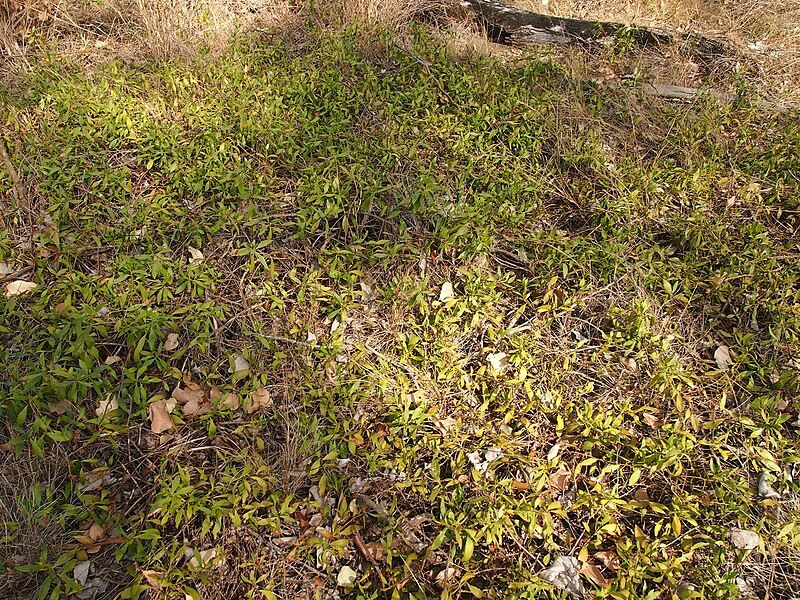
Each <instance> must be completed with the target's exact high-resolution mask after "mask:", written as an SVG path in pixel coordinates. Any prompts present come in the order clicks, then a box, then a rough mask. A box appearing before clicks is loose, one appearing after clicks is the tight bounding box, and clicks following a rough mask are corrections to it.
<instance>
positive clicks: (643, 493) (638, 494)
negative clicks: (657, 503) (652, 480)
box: [633, 488, 650, 504]
mask: <svg viewBox="0 0 800 600" xmlns="http://www.w3.org/2000/svg"><path fill="white" fill-rule="evenodd" d="M633 499H634V500H636V501H637V502H641V503H642V504H650V495H649V494H648V493H647V490H646V489H645V488H639V489H637V490H636V491H635V492H633Z"/></svg>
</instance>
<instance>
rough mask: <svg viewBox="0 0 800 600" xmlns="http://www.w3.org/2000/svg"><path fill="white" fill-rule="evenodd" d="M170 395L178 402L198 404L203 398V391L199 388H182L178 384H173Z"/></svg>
mask: <svg viewBox="0 0 800 600" xmlns="http://www.w3.org/2000/svg"><path fill="white" fill-rule="evenodd" d="M172 397H173V398H174V399H175V401H176V402H177V403H178V404H181V405H183V404H188V403H189V402H196V403H197V404H200V403H201V402H202V401H203V398H205V392H203V390H201V389H189V388H182V387H181V386H180V384H178V385H176V386H175V389H174V390H172Z"/></svg>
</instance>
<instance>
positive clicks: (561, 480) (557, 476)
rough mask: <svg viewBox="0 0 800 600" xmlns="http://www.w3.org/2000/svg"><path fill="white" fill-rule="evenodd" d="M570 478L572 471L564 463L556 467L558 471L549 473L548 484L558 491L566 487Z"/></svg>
mask: <svg viewBox="0 0 800 600" xmlns="http://www.w3.org/2000/svg"><path fill="white" fill-rule="evenodd" d="M570 479H572V473H570V471H569V469H567V468H566V467H565V466H564V465H561V466H559V467H558V471H556V472H555V473H553V474H552V475H550V485H551V486H553V488H555V489H556V490H558V491H559V492H563V491H564V490H565V489H567V485H569V481H570Z"/></svg>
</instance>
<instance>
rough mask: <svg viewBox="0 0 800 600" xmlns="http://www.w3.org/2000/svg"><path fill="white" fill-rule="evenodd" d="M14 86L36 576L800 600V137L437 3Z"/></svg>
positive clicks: (788, 122)
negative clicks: (593, 69) (444, 24)
mask: <svg viewBox="0 0 800 600" xmlns="http://www.w3.org/2000/svg"><path fill="white" fill-rule="evenodd" d="M36 60H38V61H39V62H38V63H37V64H36V68H35V69H32V70H31V71H30V72H29V73H28V74H27V75H26V76H25V78H24V80H23V82H22V83H21V82H20V81H17V82H16V83H14V84H10V85H8V86H7V87H6V88H4V91H3V94H4V95H3V105H2V106H3V113H2V124H3V137H4V143H5V145H6V146H7V147H8V158H9V162H10V164H11V165H12V166H14V167H15V169H14V170H15V171H17V175H18V178H19V180H20V182H22V185H15V182H14V181H13V178H12V177H11V175H10V174H9V172H8V169H6V170H5V172H3V174H2V179H0V186H2V187H0V189H2V194H3V195H2V199H1V201H2V207H3V215H2V216H3V223H4V229H3V232H2V234H0V262H1V263H2V266H3V270H4V274H3V275H2V277H3V285H4V287H5V290H4V291H5V293H4V294H3V296H2V298H1V299H0V314H2V320H0V338H2V344H0V407H1V408H0V410H1V411H2V412H1V413H0V414H2V423H3V425H2V436H3V439H2V440H0V441H1V442H2V448H1V449H0V456H2V461H3V469H2V481H1V482H0V510H2V520H3V530H2V538H0V539H2V546H1V547H0V548H1V550H0V552H2V556H1V557H0V558H2V563H3V566H2V567H0V569H2V570H1V571H0V590H2V592H1V593H0V595H2V596H3V597H15V596H18V597H25V598H28V597H37V598H62V597H70V596H73V595H74V597H78V598H106V597H122V598H145V597H152V598H335V597H342V598H344V597H353V598H389V597H394V598H439V597H441V598H472V597H477V598H508V597H516V598H538V597H548V596H553V597H559V596H567V595H570V594H572V595H581V594H584V595H594V596H596V597H598V598H662V597H663V598H668V597H673V596H674V597H679V598H691V597H696V598H735V597H740V596H745V597H748V596H749V597H766V596H768V597H770V598H788V597H790V596H792V595H793V594H795V595H796V594H797V593H800V589H799V588H800V584H798V560H800V553H798V548H799V544H800V524H799V523H798V519H797V516H798V509H799V508H800V504H798V483H797V476H798V475H800V473H798V471H799V470H800V469H798V468H797V463H798V461H800V456H799V455H798V450H799V449H798V427H800V422H799V421H798V405H797V392H798V376H797V374H798V369H799V368H800V363H799V362H798V360H800V358H799V355H798V351H799V350H800V324H799V322H798V321H799V319H800V287H798V278H800V251H798V244H797V240H798V237H797V234H798V210H799V209H800V206H799V204H800V182H799V181H798V174H799V173H800V150H799V149H800V128H799V127H798V122H797V120H796V118H795V117H793V116H792V115H773V114H768V113H764V112H759V111H758V110H756V109H754V108H751V107H749V106H748V104H747V102H746V100H745V102H743V103H741V104H739V105H737V106H719V105H718V104H717V103H715V102H714V101H713V100H711V99H710V100H708V101H704V102H701V103H699V104H695V105H691V106H685V105H666V104H662V103H656V102H654V101H652V100H648V99H643V98H638V97H635V96H634V95H632V94H631V93H628V92H626V91H625V90H624V89H622V88H619V89H610V88H600V87H598V86H597V84H595V83H592V82H591V81H587V80H579V79H573V78H572V77H570V75H569V73H568V72H567V71H566V70H565V69H564V68H563V67H560V66H558V65H556V64H555V63H553V62H548V61H545V60H542V59H541V58H539V57H537V56H536V55H535V54H530V55H522V56H520V57H519V58H517V59H516V60H515V61H514V62H513V63H511V64H502V63H500V62H499V61H497V60H494V59H489V58H486V57H481V56H467V55H464V54H455V53H454V52H453V50H452V48H451V47H450V46H448V45H447V44H445V43H443V42H442V41H441V40H440V39H438V38H435V37H433V36H431V35H430V34H428V33H425V32H424V31H421V30H420V31H417V32H415V33H414V34H413V35H411V36H409V37H403V36H397V35H394V34H380V33H365V32H363V31H359V30H355V29H351V30H348V31H345V32H340V33H334V34H328V33H324V32H322V31H316V30H313V31H312V32H310V33H308V34H307V35H305V36H303V37H301V38H295V39H292V40H288V41H287V40H282V39H281V38H280V37H279V36H271V35H262V36H259V35H257V34H254V35H251V36H249V37H246V38H244V39H241V40H239V41H238V42H236V43H235V44H233V45H232V46H231V47H230V48H229V49H228V50H227V51H226V52H225V53H223V54H222V55H220V56H216V57H214V58H213V59H208V60H205V59H204V58H203V57H202V56H201V57H199V58H198V59H196V60H194V61H191V62H189V63H186V62H185V61H173V62H169V61H167V62H137V61H126V62H123V61H111V62H107V63H104V64H102V65H98V66H96V67H95V68H93V69H91V70H90V72H89V73H88V75H87V72H86V71H85V70H84V69H82V68H78V67H76V66H74V65H71V64H70V63H68V62H64V61H61V60H59V59H58V58H57V57H54V58H48V57H47V56H42V57H40V58H37V59H36Z"/></svg>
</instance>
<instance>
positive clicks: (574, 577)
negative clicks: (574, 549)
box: [539, 556, 584, 594]
mask: <svg viewBox="0 0 800 600" xmlns="http://www.w3.org/2000/svg"><path fill="white" fill-rule="evenodd" d="M539 577H541V578H542V579H544V580H545V581H547V582H548V583H551V584H552V585H553V587H555V588H557V589H559V590H567V591H568V592H570V593H571V594H583V592H584V588H583V583H582V582H581V565H580V563H579V562H578V561H577V559H575V558H574V557H572V556H559V557H557V558H556V559H555V560H554V561H553V564H552V565H550V566H549V567H548V568H547V569H545V570H544V571H542V572H541V573H540V574H539Z"/></svg>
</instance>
